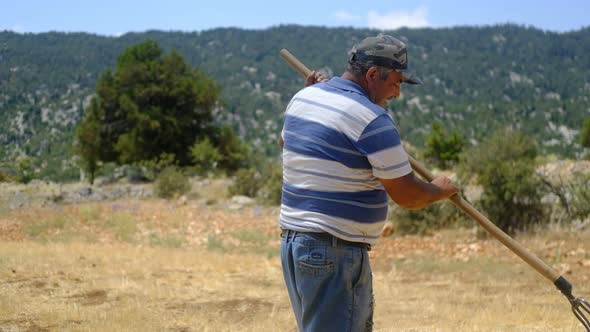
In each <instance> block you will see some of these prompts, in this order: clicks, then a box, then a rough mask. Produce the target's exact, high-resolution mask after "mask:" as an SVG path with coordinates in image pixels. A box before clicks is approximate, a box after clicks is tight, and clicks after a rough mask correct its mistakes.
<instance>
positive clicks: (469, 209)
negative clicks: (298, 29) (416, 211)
mask: <svg viewBox="0 0 590 332" xmlns="http://www.w3.org/2000/svg"><path fill="white" fill-rule="evenodd" d="M279 55H280V56H281V58H283V59H284V60H285V61H286V62H287V63H288V64H290V65H291V66H292V67H293V68H295V70H297V71H298V72H299V74H301V76H303V77H307V76H308V75H309V73H311V70H309V68H307V67H306V66H305V65H304V64H303V63H301V61H299V60H297V58H296V57H295V56H294V55H293V54H291V52H289V51H288V50H286V49H282V50H281V51H280V52H279ZM408 159H409V160H410V164H411V165H412V169H413V170H414V171H415V172H416V173H418V174H419V175H420V176H421V177H422V178H424V179H425V180H426V181H428V182H430V181H432V180H434V178H435V177H434V175H433V174H432V173H431V172H430V171H429V170H428V169H426V168H425V167H424V166H422V165H421V164H420V163H419V162H418V161H416V160H415V159H414V158H412V157H411V156H408ZM450 201H451V202H452V203H453V204H455V206H457V207H458V208H460V209H461V210H463V212H465V213H467V215H469V216H470V217H471V219H473V220H474V221H475V222H477V223H478V224H479V225H480V226H481V227H483V228H484V229H485V230H486V231H487V232H488V233H490V234H491V235H492V236H493V237H494V238H496V240H498V241H500V242H501V243H502V244H503V245H505V246H506V247H507V248H508V249H510V250H511V251H512V252H513V253H515V254H516V255H517V256H518V257H520V258H521V259H522V260H523V261H525V262H526V263H527V264H529V265H530V266H531V267H533V268H534V269H535V270H537V272H539V273H540V274H541V275H543V276H544V277H545V278H547V279H549V281H551V282H552V283H555V282H556V281H557V279H559V277H560V275H559V273H557V271H555V270H554V269H553V268H551V267H550V266H549V265H547V264H546V263H545V262H543V261H542V260H541V259H539V257H537V256H536V255H534V254H532V253H531V252H529V251H528V250H527V249H526V248H525V247H523V246H522V245H521V244H520V243H518V242H516V241H515V240H514V239H513V238H511V237H510V236H509V235H508V234H506V233H504V232H503V231H502V230H501V229H500V228H498V226H496V225H494V223H493V222H491V221H490V220H489V219H488V218H486V216H484V215H483V214H481V213H480V212H479V211H477V209H475V208H474V207H473V206H472V205H471V204H469V203H468V202H467V201H465V200H464V199H463V198H461V196H459V195H454V196H453V197H451V198H450Z"/></svg>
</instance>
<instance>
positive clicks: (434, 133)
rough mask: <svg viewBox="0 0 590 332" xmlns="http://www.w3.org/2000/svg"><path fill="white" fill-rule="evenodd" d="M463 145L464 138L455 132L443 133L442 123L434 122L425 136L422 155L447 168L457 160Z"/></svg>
mask: <svg viewBox="0 0 590 332" xmlns="http://www.w3.org/2000/svg"><path fill="white" fill-rule="evenodd" d="M464 146H465V139H464V138H463V137H462V136H461V135H460V134H459V133H458V132H457V131H455V130H454V131H453V132H451V134H450V135H449V134H447V133H445V131H444V130H443V128H442V124H441V123H439V122H435V123H433V124H432V130H431V132H430V134H429V135H428V136H426V151H425V152H424V156H425V157H426V158H427V159H429V160H431V161H433V162H434V163H435V164H436V165H437V166H438V167H440V168H447V167H449V166H451V165H453V164H455V163H456V162H457V161H459V155H460V153H461V151H462V150H463V147H464Z"/></svg>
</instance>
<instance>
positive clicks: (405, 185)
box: [381, 173, 457, 210]
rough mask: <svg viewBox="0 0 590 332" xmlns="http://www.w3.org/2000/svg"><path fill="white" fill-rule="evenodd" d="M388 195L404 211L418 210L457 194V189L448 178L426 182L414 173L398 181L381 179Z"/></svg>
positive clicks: (397, 179)
mask: <svg viewBox="0 0 590 332" xmlns="http://www.w3.org/2000/svg"><path fill="white" fill-rule="evenodd" d="M381 183H382V184H383V186H384V187H385V190H386V191H387V194H388V195H389V197H391V199H393V201H394V202H396V203H397V204H398V205H399V206H401V207H402V208H404V209H410V210H417V209H421V208H424V207H426V206H428V205H430V204H432V203H434V202H436V201H440V200H443V199H446V198H449V197H450V196H452V195H454V194H455V193H457V188H456V187H455V186H454V185H453V184H452V183H451V182H450V180H449V179H448V178H446V177H438V178H436V179H434V180H433V181H432V182H430V183H429V182H424V181H422V180H420V179H418V178H417V177H415V176H414V174H413V173H410V174H408V175H405V176H403V177H400V178H396V179H381Z"/></svg>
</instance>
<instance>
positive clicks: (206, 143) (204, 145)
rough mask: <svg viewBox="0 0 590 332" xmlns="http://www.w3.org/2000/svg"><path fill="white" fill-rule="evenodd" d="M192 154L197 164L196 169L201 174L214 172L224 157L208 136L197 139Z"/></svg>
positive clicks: (191, 150)
mask: <svg viewBox="0 0 590 332" xmlns="http://www.w3.org/2000/svg"><path fill="white" fill-rule="evenodd" d="M190 155H191V158H192V161H193V162H194V164H195V170H196V171H197V173H198V174H200V175H206V174H208V173H214V172H215V171H216V169H217V167H218V166H219V162H220V161H221V160H222V158H223V156H222V155H221V153H220V152H219V150H218V149H217V148H216V147H215V146H213V143H211V141H210V140H209V138H208V137H205V138H204V139H202V140H199V141H196V142H195V144H193V146H192V147H191V149H190Z"/></svg>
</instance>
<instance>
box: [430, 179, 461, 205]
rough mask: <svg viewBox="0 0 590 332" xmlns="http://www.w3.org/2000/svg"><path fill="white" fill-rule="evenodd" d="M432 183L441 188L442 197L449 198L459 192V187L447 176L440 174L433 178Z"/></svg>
mask: <svg viewBox="0 0 590 332" xmlns="http://www.w3.org/2000/svg"><path fill="white" fill-rule="evenodd" d="M430 184H433V185H435V186H437V187H438V189H440V197H441V198H440V199H446V198H449V197H451V196H453V195H455V194H457V193H458V192H459V189H458V188H457V187H455V185H454V184H453V182H452V181H451V179H449V178H448V177H446V176H439V177H437V178H435V179H434V180H432V181H431V182H430ZM440 199H439V200H440Z"/></svg>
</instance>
